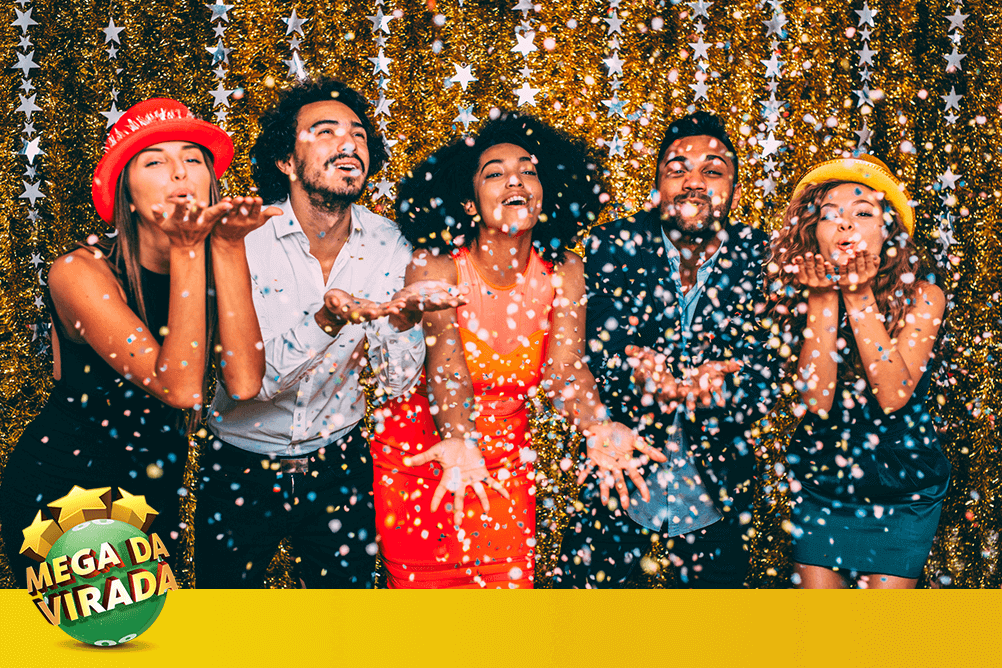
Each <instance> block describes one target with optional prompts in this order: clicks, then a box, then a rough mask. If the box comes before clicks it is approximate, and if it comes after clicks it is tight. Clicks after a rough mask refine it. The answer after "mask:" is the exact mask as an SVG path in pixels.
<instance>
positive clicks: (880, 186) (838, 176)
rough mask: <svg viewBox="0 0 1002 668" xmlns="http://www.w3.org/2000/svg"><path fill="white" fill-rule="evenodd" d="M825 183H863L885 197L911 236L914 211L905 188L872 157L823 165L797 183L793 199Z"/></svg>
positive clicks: (849, 159) (844, 159)
mask: <svg viewBox="0 0 1002 668" xmlns="http://www.w3.org/2000/svg"><path fill="white" fill-rule="evenodd" d="M824 181H849V182H851V183H862V184H863V185H865V186H869V187H871V188H873V189H874V190H876V191H878V192H882V193H884V197H886V198H887V200H888V201H889V202H890V203H891V206H893V207H894V209H895V210H896V211H897V212H898V215H899V216H900V217H901V223H902V224H903V225H904V226H905V229H906V230H908V234H912V233H913V232H914V230H915V211H914V210H913V209H912V207H911V205H910V204H909V203H908V201H909V198H908V193H907V192H905V187H904V185H903V184H901V183H898V181H897V180H896V179H895V178H894V175H893V174H892V173H891V170H890V169H888V168H887V165H885V164H884V163H883V162H881V161H880V160H878V159H877V158H874V157H873V156H872V155H861V156H859V157H858V158H838V159H836V160H828V161H826V162H822V163H821V164H820V165H817V166H816V167H814V168H812V169H811V170H810V171H809V172H807V174H805V175H804V178H802V179H800V183H798V184H797V187H796V189H795V190H794V191H793V196H794V197H797V195H799V194H800V192H801V191H802V190H803V189H804V188H806V187H807V186H809V185H812V184H815V183H822V182H824Z"/></svg>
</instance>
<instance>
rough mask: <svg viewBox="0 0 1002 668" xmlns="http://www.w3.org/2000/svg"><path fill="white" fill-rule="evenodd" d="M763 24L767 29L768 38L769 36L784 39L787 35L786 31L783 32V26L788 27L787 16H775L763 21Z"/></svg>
mask: <svg viewBox="0 0 1002 668" xmlns="http://www.w3.org/2000/svg"><path fill="white" fill-rule="evenodd" d="M762 23H764V24H765V27H766V29H767V32H766V33H765V36H766V37H768V36H769V35H777V36H779V37H784V36H785V35H786V31H785V30H783V26H785V25H786V16H785V15H784V14H782V13H780V14H774V15H773V17H772V18H771V19H769V20H768V21H763V22H762Z"/></svg>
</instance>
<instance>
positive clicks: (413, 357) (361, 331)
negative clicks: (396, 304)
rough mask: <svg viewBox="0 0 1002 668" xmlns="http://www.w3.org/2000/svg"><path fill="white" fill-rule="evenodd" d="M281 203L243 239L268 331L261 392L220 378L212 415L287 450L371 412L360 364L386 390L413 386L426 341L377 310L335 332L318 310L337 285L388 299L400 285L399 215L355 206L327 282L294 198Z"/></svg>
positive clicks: (256, 445)
mask: <svg viewBox="0 0 1002 668" xmlns="http://www.w3.org/2000/svg"><path fill="white" fill-rule="evenodd" d="M278 206H279V208H281V209H282V214H281V215H278V216H275V217H274V218H272V219H271V220H269V221H268V222H267V223H266V224H265V225H264V226H262V227H260V228H258V229H256V230H254V231H253V232H251V233H250V234H248V235H247V238H246V239H245V246H246V248H247V263H248V265H249V266H250V273H251V281H252V292H253V298H254V310H255V311H256V312H257V319H258V323H259V324H260V325H261V335H262V337H263V339H264V352H265V375H264V379H263V382H262V387H261V392H260V393H259V394H258V395H257V397H255V398H253V399H250V400H248V401H234V400H233V399H231V398H230V397H228V396H227V395H226V390H225V389H224V388H223V386H222V385H219V386H217V389H216V398H215V401H213V403H212V409H211V411H210V414H209V420H208V423H209V428H210V429H211V430H212V431H213V432H214V433H215V434H216V436H218V437H219V438H220V439H221V440H223V441H225V442H226V443H230V444H232V445H235V446H237V447H239V448H242V449H244V450H248V451H250V452H254V453H257V454H262V455H286V456H287V455H302V454H307V453H310V452H313V451H314V450H318V449H319V448H321V447H323V446H326V445H329V444H330V443H332V442H333V441H335V440H337V439H338V438H340V437H341V436H343V435H345V434H347V433H348V432H349V431H351V429H352V428H353V427H354V426H355V425H356V424H357V423H358V422H359V421H360V420H361V419H362V418H363V417H365V395H364V393H363V392H362V387H361V384H360V383H359V375H360V373H361V372H362V369H363V367H364V366H366V365H370V366H371V367H372V370H373V372H374V375H375V377H376V380H377V382H378V384H379V389H380V391H381V393H382V394H383V396H391V397H392V396H398V395H400V394H403V393H404V392H406V391H407V390H409V389H410V388H411V387H412V386H413V385H414V384H415V383H416V382H417V380H418V378H419V377H420V374H421V369H422V367H423V365H424V356H425V342H424V332H423V330H422V328H421V325H420V324H418V325H416V326H414V327H412V328H410V329H409V330H407V331H405V332H397V331H396V330H395V329H394V328H393V327H392V326H391V325H390V324H389V322H388V321H387V319H386V318H381V319H379V320H377V321H375V322H369V323H364V324H361V325H355V324H349V325H345V326H344V327H342V328H341V330H340V331H339V332H338V334H337V336H334V337H332V336H330V335H329V334H327V333H326V332H325V331H323V329H321V328H320V326H319V325H318V324H317V323H316V320H314V317H313V315H314V314H315V313H316V312H317V311H318V310H320V307H321V306H322V305H323V303H324V294H325V293H326V292H327V291H328V290H330V289H331V288H339V289H341V290H344V291H345V292H348V293H349V294H352V295H354V296H356V297H361V298H365V299H370V300H372V301H375V302H383V301H387V300H388V299H390V297H392V296H393V294H394V293H395V292H397V291H398V290H400V289H401V288H402V287H403V285H404V272H405V270H406V269H407V265H408V263H410V260H411V247H410V244H408V243H407V241H406V240H405V239H404V238H403V236H401V234H400V230H399V229H398V228H397V226H396V224H395V223H393V221H391V220H388V219H386V218H383V217H382V216H379V215H376V214H374V213H372V212H371V211H369V210H368V209H366V208H365V207H362V206H358V205H357V204H356V205H352V207H351V232H350V234H349V236H348V240H347V241H346V242H345V244H344V247H343V248H342V249H341V252H340V253H338V256H337V259H336V260H335V261H334V266H333V267H332V268H331V272H330V275H329V276H328V277H327V280H326V281H325V280H324V275H323V271H322V269H321V267H320V261H319V260H317V258H315V257H313V255H311V254H310V240H309V238H308V237H307V236H306V233H305V232H303V228H302V226H301V225H300V224H299V221H298V220H296V216H295V214H294V213H293V211H292V206H291V205H290V204H289V202H288V200H286V201H285V202H283V203H281V204H279V205H278ZM366 344H368V354H366V351H365V346H366Z"/></svg>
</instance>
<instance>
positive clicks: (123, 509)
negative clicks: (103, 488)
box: [111, 487, 159, 533]
mask: <svg viewBox="0 0 1002 668" xmlns="http://www.w3.org/2000/svg"><path fill="white" fill-rule="evenodd" d="M118 493H119V494H121V495H122V498H120V499H119V500H118V501H116V502H115V503H113V504H112V505H111V519H113V520H119V521H120V522H127V523H129V524H131V525H132V526H134V527H136V528H137V529H139V530H140V531H142V532H143V533H146V530H147V529H149V528H150V525H151V524H153V520H154V519H156V516H157V515H158V514H159V513H157V511H155V510H154V509H153V508H152V507H151V506H150V505H149V504H148V503H146V497H145V496H142V495H139V496H136V495H134V494H129V493H128V492H126V491H125V490H124V489H122V488H121V487H119V488H118Z"/></svg>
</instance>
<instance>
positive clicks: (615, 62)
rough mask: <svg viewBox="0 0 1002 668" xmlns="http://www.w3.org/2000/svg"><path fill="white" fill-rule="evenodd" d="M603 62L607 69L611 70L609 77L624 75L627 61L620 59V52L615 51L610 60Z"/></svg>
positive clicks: (605, 59)
mask: <svg viewBox="0 0 1002 668" xmlns="http://www.w3.org/2000/svg"><path fill="white" fill-rule="evenodd" d="M602 62H603V63H605V66H606V67H607V68H609V76H612V75H614V74H617V73H618V74H622V73H623V63H624V62H626V61H624V60H623V59H622V58H620V57H619V53H618V52H616V51H613V52H612V55H611V56H610V57H608V58H603V59H602Z"/></svg>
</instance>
